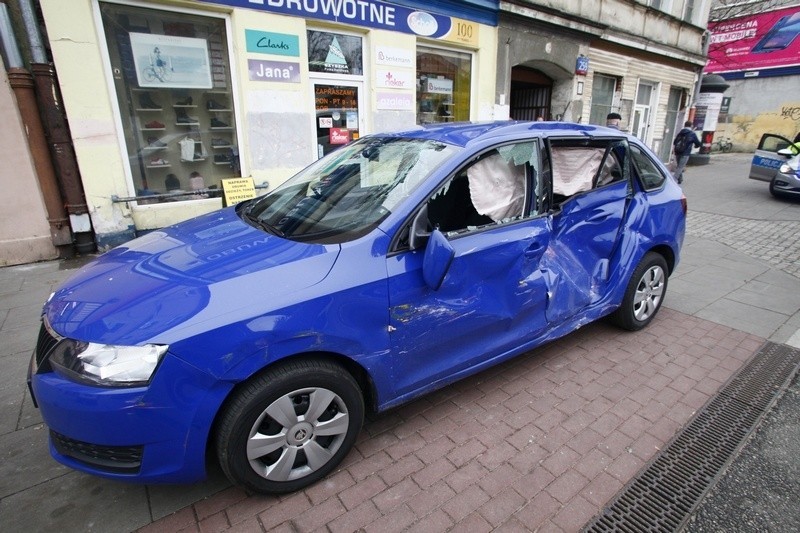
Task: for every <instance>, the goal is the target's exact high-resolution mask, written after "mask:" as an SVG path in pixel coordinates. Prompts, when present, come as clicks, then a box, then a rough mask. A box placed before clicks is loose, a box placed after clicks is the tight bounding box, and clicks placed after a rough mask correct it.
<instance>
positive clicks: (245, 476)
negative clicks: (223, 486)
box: [216, 360, 364, 494]
mask: <svg viewBox="0 0 800 533" xmlns="http://www.w3.org/2000/svg"><path fill="white" fill-rule="evenodd" d="M363 418H364V400H363V397H362V393H361V389H360V388H359V386H358V384H357V383H356V381H355V380H354V379H353V377H352V376H351V375H350V374H349V373H348V372H347V371H345V370H344V369H343V368H341V367H339V366H338V365H335V364H333V363H330V362H327V361H321V360H308V361H295V362H291V363H288V364H286V365H282V366H279V367H276V368H274V369H272V370H270V371H268V372H266V373H264V374H261V375H259V376H257V377H255V378H254V379H252V380H251V381H250V382H248V383H247V384H246V385H245V386H244V387H243V388H242V389H241V390H239V391H237V392H236V393H235V396H234V397H233V398H232V399H231V400H230V401H229V402H228V403H227V404H226V406H225V408H224V410H223V412H222V415H221V417H220V420H219V423H218V426H217V433H216V446H217V456H218V459H219V462H220V465H221V466H222V469H223V471H224V472H225V474H226V475H227V476H228V478H229V479H230V480H231V481H232V482H234V483H235V484H237V485H241V486H243V487H245V488H247V489H250V490H252V491H254V492H259V493H263V494H279V493H285V492H292V491H295V490H299V489H301V488H304V487H306V486H308V485H311V484H312V483H314V482H315V481H317V480H319V479H321V478H322V477H324V476H325V475H327V474H328V473H329V472H331V471H332V470H333V469H334V468H335V467H336V466H337V465H338V464H339V463H340V462H341V460H342V459H344V457H345V455H347V453H348V452H349V451H350V449H351V448H352V447H353V443H354V442H355V440H356V437H357V436H358V432H359V431H360V430H361V425H362V423H363Z"/></svg>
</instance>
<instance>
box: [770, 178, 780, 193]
mask: <svg viewBox="0 0 800 533" xmlns="http://www.w3.org/2000/svg"><path fill="white" fill-rule="evenodd" d="M769 193H770V194H771V195H772V197H773V198H782V195H781V193H780V192H778V190H777V189H776V188H775V178H774V177H773V178H772V179H771V180H770V181H769Z"/></svg>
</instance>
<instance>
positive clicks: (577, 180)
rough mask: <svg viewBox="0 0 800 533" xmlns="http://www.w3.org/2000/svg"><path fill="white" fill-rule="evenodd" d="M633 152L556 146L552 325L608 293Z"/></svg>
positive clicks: (548, 271)
mask: <svg viewBox="0 0 800 533" xmlns="http://www.w3.org/2000/svg"><path fill="white" fill-rule="evenodd" d="M627 152H628V151H627V142H626V141H624V140H608V139H602V140H600V139H559V140H551V141H550V151H549V156H550V158H551V161H550V162H549V165H551V166H552V176H553V177H552V181H553V202H554V209H553V236H552V239H551V241H550V246H551V248H552V254H549V255H548V260H547V262H546V264H544V265H542V266H543V268H544V269H545V275H546V279H547V282H548V295H549V299H548V303H547V320H548V322H550V323H553V324H557V323H559V322H561V321H563V320H564V319H565V318H566V317H568V316H570V315H574V314H575V313H576V312H577V311H580V310H581V309H583V308H585V307H586V306H588V305H590V304H592V303H595V302H596V301H597V300H598V299H600V298H602V297H604V296H605V295H606V293H607V291H606V287H607V284H608V281H609V276H610V270H611V268H613V264H612V259H613V254H614V252H615V250H616V248H617V246H618V243H619V239H620V231H621V229H622V222H623V219H624V216H625V210H626V206H627V204H628V201H629V198H630V193H631V188H630V187H631V185H630V170H629V163H628V158H627V157H626V154H627ZM546 164H547V162H546Z"/></svg>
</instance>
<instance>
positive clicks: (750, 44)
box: [705, 6, 800, 72]
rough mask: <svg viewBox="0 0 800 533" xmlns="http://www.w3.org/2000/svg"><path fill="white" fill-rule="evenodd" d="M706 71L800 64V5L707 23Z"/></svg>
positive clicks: (735, 70) (736, 70) (727, 70)
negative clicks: (708, 35)
mask: <svg viewBox="0 0 800 533" xmlns="http://www.w3.org/2000/svg"><path fill="white" fill-rule="evenodd" d="M708 29H709V31H710V32H711V40H710V41H709V48H708V64H707V65H706V68H705V71H706V72H738V71H744V70H751V71H752V70H764V69H774V68H783V67H791V66H796V65H800V7H798V6H795V7H791V8H786V9H778V10H776V11H769V12H766V13H761V14H759V15H748V16H746V17H737V18H732V19H728V20H725V21H722V22H712V23H710V24H709V25H708Z"/></svg>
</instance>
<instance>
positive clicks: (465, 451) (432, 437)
mask: <svg viewBox="0 0 800 533" xmlns="http://www.w3.org/2000/svg"><path fill="white" fill-rule="evenodd" d="M763 342H764V339H762V338H760V337H757V336H754V335H750V334H747V333H744V332H741V331H737V330H734V329H731V328H728V327H725V326H721V325H717V324H714V323H712V322H708V321H705V320H702V319H699V318H694V317H692V316H689V315H685V314H683V313H680V312H677V311H673V310H671V309H668V308H662V310H661V312H660V314H659V316H658V317H657V319H656V320H655V321H654V322H653V323H652V324H651V325H650V326H649V327H648V328H647V329H645V330H643V331H640V332H637V333H627V332H623V331H620V330H618V329H616V328H614V327H613V326H610V325H608V324H606V323H603V322H600V323H596V324H592V325H589V326H586V327H584V328H583V329H581V330H579V331H578V332H575V333H573V334H572V335H568V336H567V337H566V338H564V339H561V340H560V341H557V342H555V343H551V344H549V345H547V346H545V347H543V348H541V349H538V350H534V351H532V352H530V353H528V354H525V355H523V356H521V357H518V358H516V359H515V360H513V361H510V362H508V363H506V364H503V365H500V366H498V367H495V368H493V369H490V370H488V371H486V372H483V373H481V374H479V375H477V376H473V377H471V378H469V379H466V380H464V381H461V382H459V383H457V384H455V385H452V386H450V387H447V388H445V389H443V390H441V391H438V392H436V393H434V394H432V395H429V396H426V397H424V398H422V399H419V400H417V401H414V402H412V403H410V404H408V405H406V406H404V407H401V408H399V409H396V410H393V411H390V412H389V413H385V414H382V415H379V416H377V417H376V418H375V419H374V420H373V421H371V422H369V423H367V424H366V426H365V428H364V430H363V431H362V434H361V436H360V438H359V441H358V443H357V445H356V448H355V449H354V450H353V451H352V452H351V453H350V455H349V456H348V457H347V458H346V459H345V462H344V463H343V464H342V466H341V467H340V469H339V470H338V471H337V472H336V473H334V474H332V475H330V476H329V477H328V478H327V479H324V480H322V481H320V482H319V483H317V484H316V485H314V486H312V487H310V488H308V489H306V490H304V491H302V492H298V493H295V494H291V495H287V496H283V497H280V498H275V497H264V496H253V495H248V494H247V493H246V492H244V491H243V490H241V489H238V488H229V489H226V490H224V491H222V492H220V493H218V494H215V495H213V496H211V497H209V498H206V499H204V500H201V501H199V502H197V503H195V504H193V505H191V506H189V507H186V508H184V509H182V510H180V511H178V512H176V513H174V514H172V515H169V516H167V517H165V518H163V519H161V520H158V521H156V522H153V523H151V524H150V525H148V526H146V527H145V528H142V529H141V530H140V531H142V532H161V531H202V532H208V531H225V530H230V531H273V530H275V531H317V530H319V531H332V532H338V531H346V532H352V531H356V530H360V529H363V531H366V532H371V531H375V532H380V533H387V532H391V531H402V530H405V529H411V530H413V531H415V532H416V531H426V532H427V531H445V530H448V529H451V528H452V529H455V530H459V531H469V532H470V533H473V532H479V531H489V530H500V531H503V530H508V531H528V530H541V531H566V532H572V531H577V530H579V529H580V528H581V527H582V526H583V525H584V524H585V523H586V522H588V521H589V520H590V519H591V518H592V517H593V516H594V515H595V514H596V513H597V512H599V511H600V510H601V509H602V508H603V506H604V505H605V504H606V503H607V502H608V500H610V499H611V497H612V496H614V494H616V492H617V491H618V490H619V489H621V488H622V487H623V486H624V484H625V483H627V482H628V480H630V479H631V478H632V477H633V476H634V475H635V474H636V472H637V471H638V470H639V469H640V468H641V467H642V466H644V465H645V463H646V462H647V461H648V460H649V459H650V458H651V457H652V456H653V455H654V454H655V453H656V452H657V451H658V450H659V449H661V448H662V447H663V446H664V445H665V444H666V443H667V442H668V441H669V440H670V439H671V438H672V436H673V435H674V434H675V433H676V431H677V430H678V429H679V428H680V427H681V426H682V425H683V424H685V423H686V422H687V421H688V420H689V419H690V417H691V416H692V414H693V413H694V412H695V411H696V410H697V409H699V408H700V407H701V406H703V405H704V404H705V403H706V401H707V400H708V399H709V398H710V397H711V396H712V395H714V393H716V391H717V390H718V389H719V388H720V387H721V385H722V384H723V383H725V382H726V381H727V380H728V378H729V377H730V376H731V375H732V374H733V373H734V372H735V371H736V370H738V369H739V368H740V367H741V365H742V364H743V363H744V362H745V361H746V360H747V359H749V358H750V357H751V356H752V355H753V353H755V352H756V351H757V350H758V348H759V347H760V346H761V345H762V343H763Z"/></svg>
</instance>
